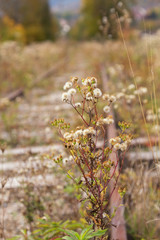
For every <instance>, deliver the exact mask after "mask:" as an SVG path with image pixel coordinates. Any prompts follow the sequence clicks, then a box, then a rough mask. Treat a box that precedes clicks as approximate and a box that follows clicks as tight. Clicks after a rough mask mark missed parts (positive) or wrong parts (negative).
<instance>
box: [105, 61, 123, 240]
mask: <svg viewBox="0 0 160 240" xmlns="http://www.w3.org/2000/svg"><path fill="white" fill-rule="evenodd" d="M101 78H102V85H103V90H104V92H108V78H107V74H106V71H105V67H104V65H102V66H101ZM110 114H111V115H112V116H113V119H114V122H115V117H114V112H113V110H112V109H111V111H110ZM114 137H116V126H115V124H111V125H108V127H107V138H108V140H109V139H111V138H114ZM110 158H111V161H112V162H113V163H114V164H115V165H116V162H117V157H116V153H114V152H112V153H111V154H110ZM113 171H114V169H111V175H112V172H113ZM118 171H119V166H117V172H118ZM110 195H111V198H110V209H111V210H110V212H111V215H112V214H113V213H114V210H115V208H117V211H116V214H115V216H114V217H113V219H112V225H111V240H127V231H126V225H125V219H124V215H123V214H124V206H123V202H122V199H121V197H120V195H119V193H118V188H117V187H116V186H115V183H114V182H113V180H111V181H110Z"/></svg>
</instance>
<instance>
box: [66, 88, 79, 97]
mask: <svg viewBox="0 0 160 240" xmlns="http://www.w3.org/2000/svg"><path fill="white" fill-rule="evenodd" d="M76 92H77V91H76V89H75V88H71V89H69V90H68V94H69V95H70V96H73V95H75V94H76Z"/></svg>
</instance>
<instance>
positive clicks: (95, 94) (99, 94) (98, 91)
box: [93, 88, 102, 98]
mask: <svg viewBox="0 0 160 240" xmlns="http://www.w3.org/2000/svg"><path fill="white" fill-rule="evenodd" d="M93 95H94V97H95V98H99V97H101V96H102V92H101V90H100V89H99V88H95V89H94V90H93Z"/></svg>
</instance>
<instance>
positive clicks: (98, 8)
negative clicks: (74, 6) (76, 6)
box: [71, 0, 134, 39]
mask: <svg viewBox="0 0 160 240" xmlns="http://www.w3.org/2000/svg"><path fill="white" fill-rule="evenodd" d="M133 1H134V0H122V1H118V0H98V1H97V0H82V8H81V15H80V18H79V20H78V22H77V23H76V24H75V26H74V27H73V30H72V32H71V36H73V37H75V38H77V39H91V38H98V37H100V36H101V33H103V34H104V33H105V35H108V36H109V37H112V38H117V36H118V29H117V15H116V13H118V16H119V18H120V20H121V22H124V20H126V19H128V20H127V21H128V23H129V21H130V20H129V19H130V13H131V12H130V8H131V4H132V2H133Z"/></svg>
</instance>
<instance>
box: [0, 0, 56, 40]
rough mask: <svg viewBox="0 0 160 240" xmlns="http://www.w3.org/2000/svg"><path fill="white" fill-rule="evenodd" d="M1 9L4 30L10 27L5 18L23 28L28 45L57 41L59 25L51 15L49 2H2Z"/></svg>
mask: <svg viewBox="0 0 160 240" xmlns="http://www.w3.org/2000/svg"><path fill="white" fill-rule="evenodd" d="M0 9H1V16H2V17H1V26H3V29H4V28H5V27H8V26H6V24H5V21H4V18H8V19H10V21H12V22H14V25H18V26H22V28H23V29H24V32H23V34H24V35H25V37H23V39H24V41H25V42H26V43H30V42H33V41H43V40H54V39H55V37H56V35H57V31H58V25H57V22H56V20H55V18H54V16H53V14H51V11H50V6H49V2H48V0H34V1H33V0H21V1H19V0H0ZM3 33H5V31H3ZM1 35H2V32H1ZM1 38H2V36H1ZM12 38H14V37H12Z"/></svg>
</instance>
